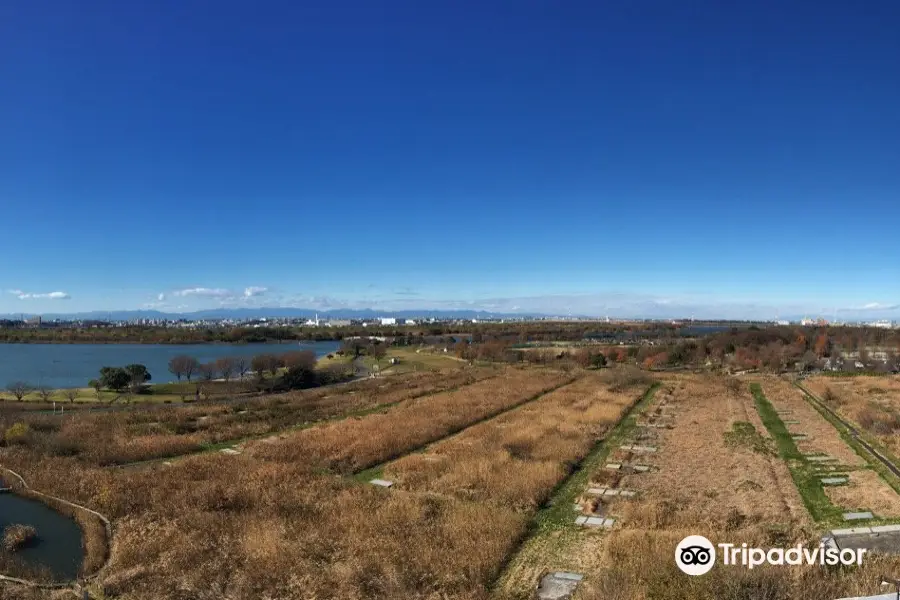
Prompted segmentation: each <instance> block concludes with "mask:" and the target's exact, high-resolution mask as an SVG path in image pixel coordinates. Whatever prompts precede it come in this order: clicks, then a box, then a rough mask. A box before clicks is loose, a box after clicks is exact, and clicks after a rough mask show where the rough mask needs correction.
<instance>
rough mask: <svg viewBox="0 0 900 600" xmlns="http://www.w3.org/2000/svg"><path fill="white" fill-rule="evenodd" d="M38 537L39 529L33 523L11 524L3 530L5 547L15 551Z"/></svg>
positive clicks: (7, 549)
mask: <svg viewBox="0 0 900 600" xmlns="http://www.w3.org/2000/svg"><path fill="white" fill-rule="evenodd" d="M36 537H37V530H36V529H35V528H34V527H32V526H31V525H20V524H14V525H9V526H8V527H7V528H6V529H4V530H3V549H4V550H6V551H7V552H15V551H16V550H18V549H20V548H22V547H23V546H25V545H26V544H27V543H28V542H30V541H31V540H33V539H34V538H36Z"/></svg>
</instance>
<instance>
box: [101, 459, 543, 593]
mask: <svg viewBox="0 0 900 600" xmlns="http://www.w3.org/2000/svg"><path fill="white" fill-rule="evenodd" d="M120 473H121V476H120V477H118V478H116V480H115V481H113V482H111V484H112V485H114V486H115V487H116V488H118V489H117V490H116V491H115V492H114V493H113V497H116V498H120V499H121V498H124V497H125V496H126V495H127V497H128V498H132V497H135V496H136V497H137V501H136V502H133V503H129V504H128V505H122V506H119V507H118V508H116V509H114V510H115V512H116V514H117V515H118V518H117V520H116V532H117V535H116V543H117V547H116V552H114V554H113V560H112V562H111V564H110V566H109V568H108V569H107V571H106V572H105V573H104V578H103V582H102V583H103V587H104V589H105V590H106V592H107V593H108V594H110V595H112V596H125V597H128V598H129V599H134V600H143V599H148V600H149V599H151V598H152V599H156V598H169V597H172V598H175V597H179V598H180V597H184V598H187V597H190V598H209V599H212V598H221V597H232V598H258V597H269V598H299V597H309V598H323V599H325V598H335V599H337V598H341V599H344V598H350V599H360V600H361V599H363V598H376V599H382V598H383V599H393V598H413V599H416V598H423V599H424V598H438V597H447V598H467V597H472V598H475V597H483V595H484V590H485V588H486V586H487V585H488V584H489V583H490V581H491V580H492V579H493V577H494V576H495V575H496V572H497V570H498V569H499V566H500V564H501V562H502V559H503V557H504V556H506V554H507V553H508V552H509V551H510V550H511V548H512V547H513V545H514V543H515V541H516V540H517V539H518V538H519V537H520V536H521V535H522V533H523V532H524V529H525V525H526V520H525V518H524V517H522V516H519V515H516V514H515V513H514V512H512V511H509V510H506V509H502V508H500V507H496V506H489V505H478V504H472V503H466V502H459V501H456V500H453V499H447V498H435V497H414V496H411V495H408V494H395V493H391V492H385V491H383V490H378V489H374V488H371V487H369V486H358V485H353V484H351V483H350V482H348V481H346V480H342V479H340V478H334V477H327V476H315V475H310V474H308V473H305V472H303V470H302V468H298V467H296V466H294V465H289V464H282V463H266V462H260V461H256V460H254V459H250V458H246V457H243V456H240V457H233V458H228V457H220V456H213V455H203V456H198V457H193V458H190V459H186V460H184V461H181V462H179V463H178V464H176V465H174V466H173V467H172V468H170V469H152V470H149V469H148V470H142V471H139V472H130V473H125V472H120ZM163 497H164V498H165V501H162V499H163Z"/></svg>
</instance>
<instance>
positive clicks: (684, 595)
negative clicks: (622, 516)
mask: <svg viewBox="0 0 900 600" xmlns="http://www.w3.org/2000/svg"><path fill="white" fill-rule="evenodd" d="M689 534H700V535H705V536H706V537H708V538H709V539H710V540H711V541H712V542H713V543H714V544H715V543H719V542H726V541H727V542H732V543H735V542H737V543H743V542H745V541H746V542H747V543H749V544H750V545H751V546H758V547H763V548H770V547H784V546H790V545H791V544H796V543H797V542H800V541H803V542H804V543H806V544H809V545H812V546H816V545H818V540H817V539H816V537H815V535H811V534H810V533H809V532H806V531H803V530H794V531H791V530H787V531H785V530H773V529H770V528H768V527H766V526H764V525H760V526H756V527H749V528H742V529H738V530H735V531H733V532H731V533H729V534H727V535H722V534H720V533H719V532H717V531H715V530H704V529H702V528H693V529H685V530H680V531H666V532H655V531H654V532H644V531H616V532H612V533H611V534H610V535H609V536H608V538H607V539H606V540H605V543H604V544H603V546H602V550H601V551H602V557H601V562H602V564H603V565H604V567H605V568H596V567H595V568H593V569H592V570H591V571H589V572H587V573H588V576H587V577H586V579H585V581H584V584H583V586H582V587H583V589H582V590H581V591H580V593H579V596H578V597H579V599H580V600H601V599H602V600H821V599H823V598H840V597H846V596H856V595H858V594H864V593H866V594H872V593H875V592H877V580H878V579H877V578H878V577H879V575H880V573H882V572H892V571H896V569H897V568H898V567H900V559H898V557H867V559H866V561H865V562H864V563H863V565H862V566H861V567H859V568H852V569H842V570H839V569H829V568H825V567H817V566H812V567H810V566H802V567H800V566H788V567H768V566H767V567H758V568H755V569H753V570H749V569H746V568H743V567H731V566H725V565H722V564H721V562H719V563H717V564H716V566H715V567H713V570H712V571H710V572H709V573H708V574H707V575H704V576H703V577H688V576H686V575H684V574H683V573H681V571H679V570H678V568H677V567H676V565H675V561H674V558H673V557H674V550H675V546H676V545H677V544H678V542H680V541H681V539H682V538H683V537H685V536H686V535H689Z"/></svg>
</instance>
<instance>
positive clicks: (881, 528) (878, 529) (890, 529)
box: [872, 525, 900, 533]
mask: <svg viewBox="0 0 900 600" xmlns="http://www.w3.org/2000/svg"><path fill="white" fill-rule="evenodd" d="M872 533H900V525H877V526H875V527H873V528H872Z"/></svg>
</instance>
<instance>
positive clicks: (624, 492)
mask: <svg viewBox="0 0 900 600" xmlns="http://www.w3.org/2000/svg"><path fill="white" fill-rule="evenodd" d="M619 495H620V496H624V497H625V498H634V497H635V496H637V492H635V491H634V490H619Z"/></svg>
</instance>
